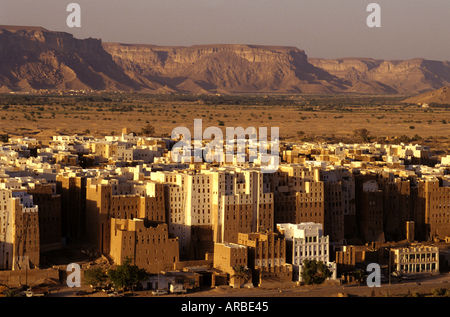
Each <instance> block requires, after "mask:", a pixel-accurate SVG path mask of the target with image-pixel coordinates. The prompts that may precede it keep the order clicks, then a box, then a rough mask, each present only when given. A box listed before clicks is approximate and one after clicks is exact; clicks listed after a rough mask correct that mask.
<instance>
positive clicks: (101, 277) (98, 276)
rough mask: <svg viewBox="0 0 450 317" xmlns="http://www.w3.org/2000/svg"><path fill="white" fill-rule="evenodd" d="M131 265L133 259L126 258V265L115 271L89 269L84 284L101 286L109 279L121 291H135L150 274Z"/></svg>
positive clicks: (119, 266) (118, 267) (85, 273)
mask: <svg viewBox="0 0 450 317" xmlns="http://www.w3.org/2000/svg"><path fill="white" fill-rule="evenodd" d="M131 263H132V259H131V258H129V257H126V258H125V261H124V263H123V264H122V265H118V266H117V268H116V269H115V270H114V269H110V270H108V271H106V272H105V270H104V269H103V268H101V267H99V268H93V269H88V270H86V271H85V272H84V282H85V284H89V285H101V284H103V283H104V282H105V281H106V279H109V280H110V281H111V283H112V284H114V285H115V287H116V288H118V289H119V290H123V289H127V288H131V289H133V287H136V286H138V285H139V284H140V283H141V282H142V281H144V280H145V279H146V278H147V276H148V274H147V272H146V271H145V269H141V268H139V267H138V266H137V265H132V264H131Z"/></svg>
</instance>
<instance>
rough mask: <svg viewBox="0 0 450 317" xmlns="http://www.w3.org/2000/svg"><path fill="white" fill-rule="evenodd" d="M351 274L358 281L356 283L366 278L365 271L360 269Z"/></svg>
mask: <svg viewBox="0 0 450 317" xmlns="http://www.w3.org/2000/svg"><path fill="white" fill-rule="evenodd" d="M352 275H353V277H354V278H355V279H356V281H358V284H360V285H361V283H362V282H364V279H365V278H366V272H364V271H362V270H356V271H355V272H353V274H352Z"/></svg>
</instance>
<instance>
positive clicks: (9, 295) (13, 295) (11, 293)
mask: <svg viewBox="0 0 450 317" xmlns="http://www.w3.org/2000/svg"><path fill="white" fill-rule="evenodd" d="M3 296H4V297H17V293H16V292H15V291H14V290H12V289H10V290H7V291H6V292H5V293H4V295H3Z"/></svg>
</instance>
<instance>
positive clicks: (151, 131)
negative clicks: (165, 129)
mask: <svg viewBox="0 0 450 317" xmlns="http://www.w3.org/2000/svg"><path fill="white" fill-rule="evenodd" d="M141 134H142V135H146V136H150V135H153V134H155V127H154V126H152V125H151V124H150V123H149V124H147V125H146V126H145V127H143V128H142V129H141Z"/></svg>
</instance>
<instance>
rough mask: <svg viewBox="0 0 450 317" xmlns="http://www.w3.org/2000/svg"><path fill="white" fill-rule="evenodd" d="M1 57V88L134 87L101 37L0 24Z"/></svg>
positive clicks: (102, 88)
mask: <svg viewBox="0 0 450 317" xmlns="http://www.w3.org/2000/svg"><path fill="white" fill-rule="evenodd" d="M0 61H1V62H0V87H1V89H3V90H13V91H23V90H25V91H27V90H30V89H93V90H110V89H120V88H124V89H127V90H130V89H133V88H137V86H136V83H134V82H133V81H132V80H131V79H130V78H128V76H126V74H125V73H124V72H123V70H122V69H121V68H120V67H118V66H117V64H115V63H114V61H113V60H112V58H111V56H110V55H109V54H108V53H106V52H105V50H104V49H103V47H102V42H101V40H98V39H91V38H89V39H84V40H79V39H76V38H74V37H73V36H72V35H71V34H69V33H64V32H51V31H48V30H46V29H43V28H20V27H16V28H14V27H13V28H11V27H4V26H3V27H0Z"/></svg>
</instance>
